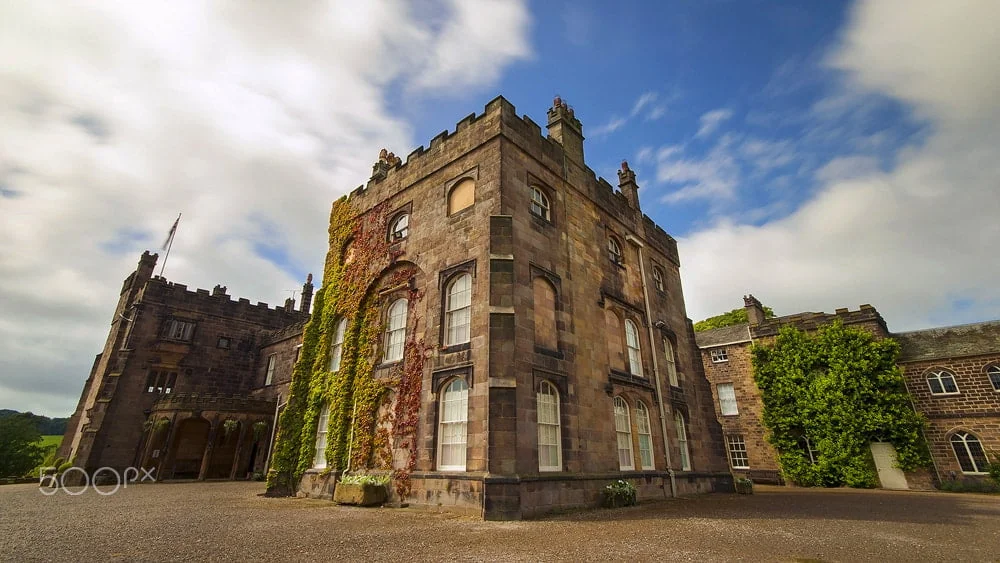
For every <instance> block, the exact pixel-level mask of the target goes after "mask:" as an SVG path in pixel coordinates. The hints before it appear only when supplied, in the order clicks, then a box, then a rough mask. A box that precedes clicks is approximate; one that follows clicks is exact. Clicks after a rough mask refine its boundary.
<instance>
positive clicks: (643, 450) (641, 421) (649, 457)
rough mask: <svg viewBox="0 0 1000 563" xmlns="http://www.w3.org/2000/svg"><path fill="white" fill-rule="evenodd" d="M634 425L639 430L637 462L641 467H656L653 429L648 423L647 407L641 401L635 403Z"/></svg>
mask: <svg viewBox="0 0 1000 563" xmlns="http://www.w3.org/2000/svg"><path fill="white" fill-rule="evenodd" d="M635 425H636V430H638V431H639V463H640V465H641V466H642V468H643V469H656V466H655V465H654V463H653V429H652V427H651V426H650V424H649V409H647V408H646V405H644V404H643V402H642V401H636V403H635Z"/></svg>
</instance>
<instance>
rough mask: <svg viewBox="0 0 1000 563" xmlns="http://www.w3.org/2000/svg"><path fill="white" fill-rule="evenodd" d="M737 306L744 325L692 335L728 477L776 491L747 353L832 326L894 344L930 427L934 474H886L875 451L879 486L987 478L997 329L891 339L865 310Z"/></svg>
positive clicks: (993, 443)
mask: <svg viewBox="0 0 1000 563" xmlns="http://www.w3.org/2000/svg"><path fill="white" fill-rule="evenodd" d="M744 305H745V307H746V311H747V319H748V321H749V322H748V323H744V324H738V325H734V326H728V327H723V328H717V329H712V330H707V331H703V332H698V333H696V339H697V343H698V348H699V350H700V351H701V363H702V365H703V366H704V371H705V376H706V378H707V379H708V381H709V382H710V384H711V386H712V394H713V398H714V402H715V410H716V416H717V417H718V420H719V423H720V424H721V425H722V430H723V433H724V435H725V444H726V451H727V455H728V457H729V462H730V467H731V468H732V470H733V472H734V474H736V475H741V476H748V477H751V478H752V479H754V480H755V481H757V482H770V483H782V482H783V479H782V476H781V468H780V465H779V463H778V456H777V452H776V451H775V450H774V448H773V447H772V446H771V444H770V443H769V442H768V441H767V430H766V428H765V427H764V425H763V423H762V422H761V416H762V412H763V402H762V400H761V397H760V392H759V390H758V389H757V386H756V384H755V383H754V379H753V367H752V365H751V363H750V345H751V344H752V343H765V344H766V343H768V342H769V341H770V340H771V339H773V338H774V337H775V336H776V335H777V334H778V330H779V329H780V328H781V327H783V326H793V327H795V328H797V329H799V330H804V331H811V330H815V329H817V328H819V327H820V326H822V325H825V324H830V323H832V322H834V321H835V320H839V321H841V322H842V323H843V324H844V325H845V326H849V327H855V328H861V329H864V330H867V331H869V332H871V333H872V334H874V335H875V336H876V337H878V338H893V339H895V340H896V341H897V342H899V344H900V348H901V350H900V355H899V359H898V364H899V366H900V368H901V369H902V372H903V377H904V381H905V384H906V389H907V392H908V393H909V395H910V398H911V401H912V403H913V407H914V409H915V410H916V411H917V412H918V413H920V414H922V415H923V416H924V417H925V418H926V420H927V427H926V430H925V433H924V434H925V438H926V441H927V444H928V446H929V448H930V453H931V459H932V461H933V463H934V475H924V474H922V473H920V472H914V473H907V474H905V475H904V474H903V473H902V472H900V471H899V470H898V469H894V468H893V467H892V461H893V460H892V452H891V450H890V448H889V447H887V446H886V445H885V444H876V445H875V447H874V448H873V450H872V451H873V459H874V461H875V464H876V467H877V468H878V470H879V477H880V479H882V481H883V486H886V487H890V488H927V487H930V486H931V484H932V479H934V480H936V481H937V482H939V483H940V482H941V481H944V480H954V479H985V478H986V477H985V476H986V466H987V464H988V460H987V452H996V451H1000V321H992V322H984V323H977V324H971V325H962V326H952V327H944V328H934V329H928V330H919V331H912V332H900V333H892V332H890V331H889V329H888V327H887V325H886V322H885V320H884V319H883V318H882V316H881V315H880V314H879V313H878V311H876V310H875V308H874V307H872V306H871V305H862V306H861V307H860V309H859V310H857V311H849V310H847V309H837V310H836V312H834V313H833V314H828V313H799V314H795V315H787V316H783V317H777V318H770V319H767V318H765V315H764V309H763V307H762V306H761V303H760V301H758V300H757V299H756V298H754V297H753V296H752V295H750V296H748V297H745V298H744Z"/></svg>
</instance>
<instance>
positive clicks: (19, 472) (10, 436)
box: [0, 415, 45, 477]
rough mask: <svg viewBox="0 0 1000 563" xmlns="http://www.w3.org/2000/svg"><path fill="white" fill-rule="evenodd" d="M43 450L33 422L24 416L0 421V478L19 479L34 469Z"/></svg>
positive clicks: (38, 433) (39, 435)
mask: <svg viewBox="0 0 1000 563" xmlns="http://www.w3.org/2000/svg"><path fill="white" fill-rule="evenodd" d="M44 455H45V449H44V448H42V435H41V433H40V432H38V427H37V426H35V423H34V421H32V420H31V419H30V418H28V417H26V416H24V415H15V416H8V417H4V418H2V419H0V477H21V476H23V475H26V474H27V473H28V472H29V471H31V470H32V469H34V468H35V466H36V465H38V463H39V462H40V461H42V456H44Z"/></svg>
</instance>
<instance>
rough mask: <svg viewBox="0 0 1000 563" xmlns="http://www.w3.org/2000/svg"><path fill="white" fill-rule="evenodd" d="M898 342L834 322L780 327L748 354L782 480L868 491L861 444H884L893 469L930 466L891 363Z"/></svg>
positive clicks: (868, 468)
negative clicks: (813, 328) (892, 452)
mask: <svg viewBox="0 0 1000 563" xmlns="http://www.w3.org/2000/svg"><path fill="white" fill-rule="evenodd" d="M898 355H899V344H898V343H896V342H895V341H894V340H892V339H888V338H886V339H881V340H879V339H876V338H875V337H874V336H873V335H872V334H871V333H869V332H868V331H865V330H862V329H855V328H845V327H844V326H843V324H842V323H840V322H839V321H837V322H836V323H834V324H832V325H828V326H824V327H821V328H820V329H819V330H818V331H817V332H815V333H805V332H801V331H798V330H796V329H795V328H792V327H784V328H782V329H781V331H780V332H779V333H778V336H777V337H776V339H775V341H774V343H773V344H771V345H767V344H763V345H761V344H754V345H753V347H752V348H751V359H752V362H753V370H754V380H755V381H756V382H757V387H758V388H759V389H760V393H761V398H762V399H763V402H764V412H763V416H762V419H763V422H764V425H765V426H766V427H767V428H768V430H770V436H769V438H768V439H769V441H770V442H771V444H773V445H774V446H775V448H776V449H777V450H778V459H779V462H780V463H781V468H782V471H783V472H784V473H785V475H786V477H788V478H789V479H791V480H792V481H794V482H795V483H798V484H800V485H806V486H816V485H824V486H829V487H835V486H841V485H847V486H851V487H875V486H877V485H878V476H877V473H876V471H875V467H874V462H873V461H872V456H871V451H870V449H869V443H870V442H873V441H884V442H891V443H892V444H893V446H895V448H896V453H897V458H898V462H899V466H900V468H902V469H903V470H907V471H909V470H913V469H916V468H918V467H927V466H929V465H930V455H929V453H928V451H927V446H926V444H925V443H924V440H923V434H922V430H923V426H924V420H923V418H922V417H921V416H920V415H919V414H917V413H916V412H915V411H914V410H913V408H912V406H911V404H910V401H909V397H908V395H907V393H906V387H905V385H904V383H903V375H902V372H901V371H900V369H899V366H898V365H897V364H896V358H897V357H898Z"/></svg>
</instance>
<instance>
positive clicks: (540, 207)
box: [531, 186, 552, 221]
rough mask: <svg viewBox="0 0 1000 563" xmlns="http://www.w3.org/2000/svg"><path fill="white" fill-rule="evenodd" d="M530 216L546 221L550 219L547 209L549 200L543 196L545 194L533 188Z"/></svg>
mask: <svg viewBox="0 0 1000 563" xmlns="http://www.w3.org/2000/svg"><path fill="white" fill-rule="evenodd" d="M531 214H532V215H535V216H537V217H541V218H542V219H545V220H546V221H549V220H551V219H550V218H551V217H552V215H551V214H550V209H549V198H548V197H546V196H545V192H543V191H542V190H540V189H538V188H537V187H535V186H531Z"/></svg>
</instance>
